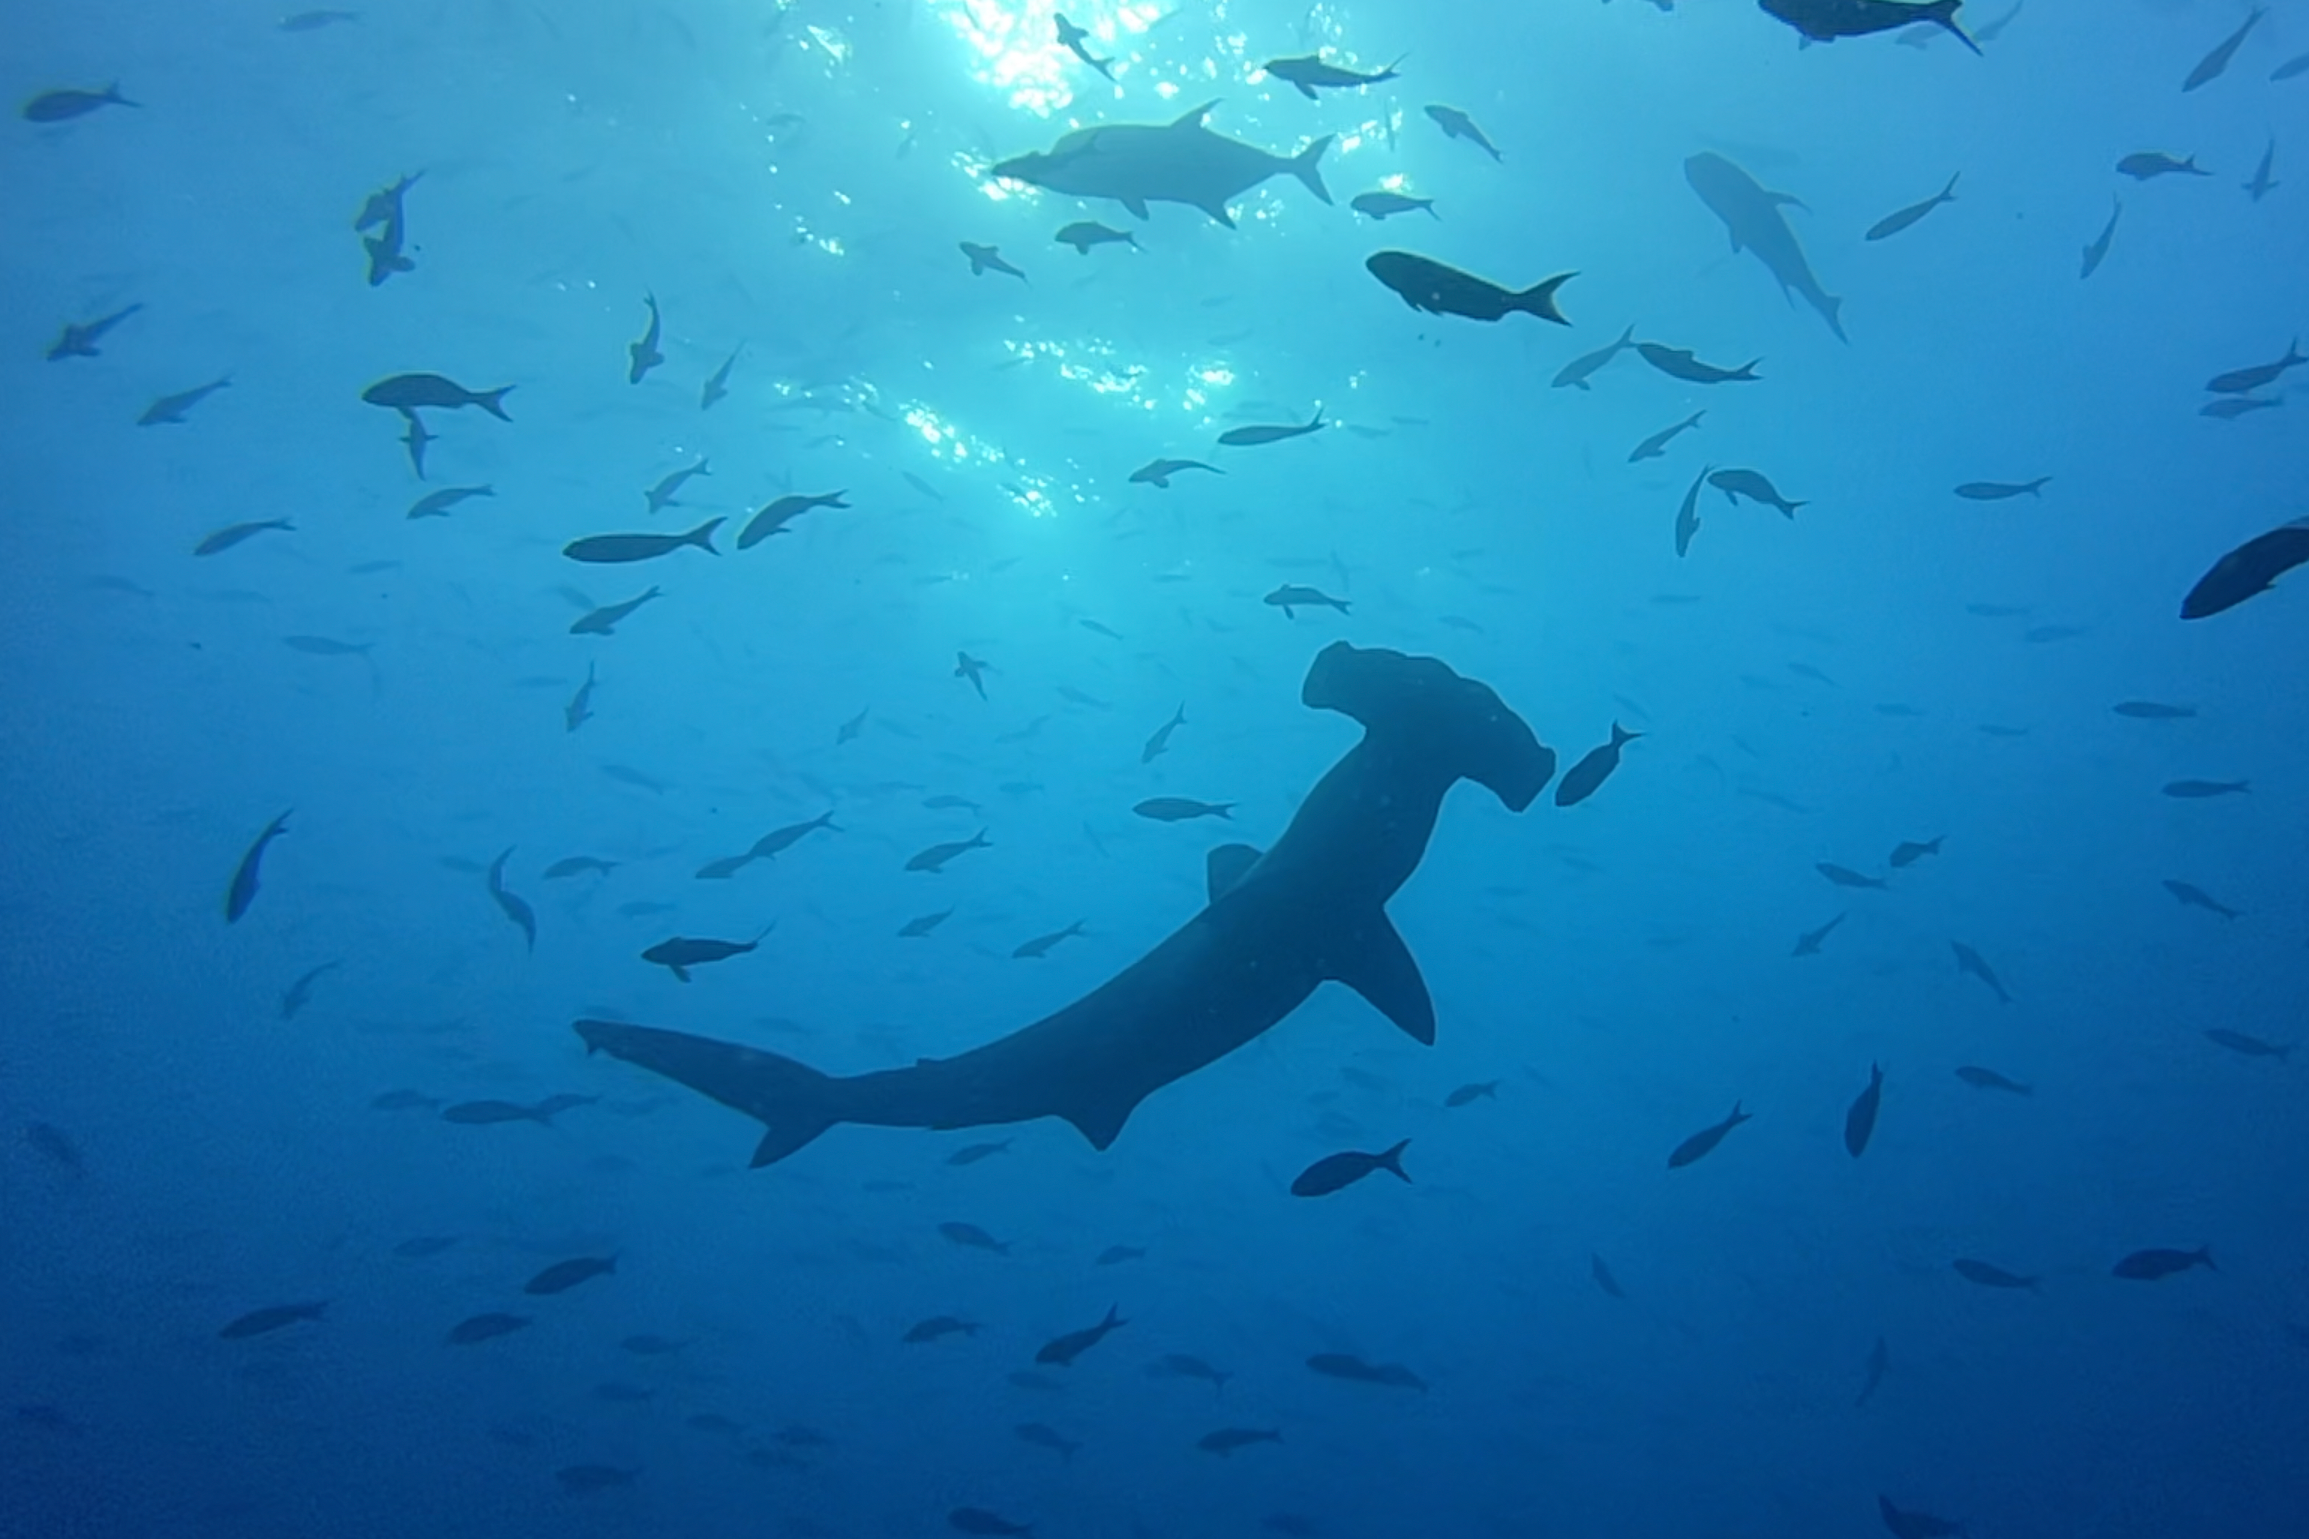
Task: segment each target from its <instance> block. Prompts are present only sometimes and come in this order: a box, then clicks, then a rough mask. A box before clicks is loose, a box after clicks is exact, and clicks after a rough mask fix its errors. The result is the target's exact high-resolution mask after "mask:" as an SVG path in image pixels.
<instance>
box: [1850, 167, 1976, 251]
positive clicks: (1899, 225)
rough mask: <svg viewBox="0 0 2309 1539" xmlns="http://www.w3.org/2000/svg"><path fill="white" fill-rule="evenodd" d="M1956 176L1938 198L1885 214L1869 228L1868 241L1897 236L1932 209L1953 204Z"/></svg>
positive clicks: (1959, 174) (1959, 173) (1949, 180)
mask: <svg viewBox="0 0 2309 1539" xmlns="http://www.w3.org/2000/svg"><path fill="white" fill-rule="evenodd" d="M1963 174H1964V173H1963V172H1961V171H1959V172H1957V173H1956V176H1962V175H1963ZM1956 176H1952V177H1950V178H1949V179H1948V185H1947V186H1946V187H1943V188H1942V189H1941V190H1940V194H1939V196H1937V197H1932V198H1926V199H1925V200H1924V201H1923V202H1922V203H1914V204H1911V205H1909V206H1908V207H1907V208H1904V209H1901V210H1900V211H1899V212H1898V213H1893V214H1886V215H1885V216H1884V217H1883V218H1882V219H1879V220H1877V221H1876V223H1874V224H1873V225H1870V226H1869V228H1868V234H1867V237H1866V238H1867V239H1869V240H1884V239H1887V238H1889V237H1891V236H1894V235H1898V234H1899V233H1900V232H1901V231H1902V230H1905V229H1907V228H1908V227H1909V226H1910V225H1913V224H1914V223H1916V221H1918V220H1919V219H1922V218H1923V217H1924V216H1925V215H1926V214H1929V213H1931V212H1932V211H1933V210H1934V209H1936V208H1938V207H1940V205H1941V204H1943V203H1954V202H1955V201H1956Z"/></svg>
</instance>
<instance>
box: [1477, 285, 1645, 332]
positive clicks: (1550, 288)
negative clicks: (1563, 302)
mask: <svg viewBox="0 0 2309 1539" xmlns="http://www.w3.org/2000/svg"><path fill="white" fill-rule="evenodd" d="M1577 276H1579V275H1578V274H1577V273H1557V274H1556V275H1555V276H1554V277H1552V278H1546V279H1542V280H1541V281H1540V282H1538V283H1535V284H1533V285H1532V286H1531V287H1530V288H1527V289H1525V290H1523V291H1522V292H1521V293H1519V294H1516V295H1514V296H1513V297H1511V298H1510V299H1509V300H1508V302H1507V308H1508V309H1510V310H1521V311H1522V312H1523V313H1524V314H1525V315H1536V316H1538V317H1539V318H1540V319H1541V320H1543V321H1554V322H1555V323H1556V324H1557V325H1559V326H1568V325H1570V324H1571V322H1570V321H1568V320H1566V319H1564V314H1563V311H1562V310H1560V309H1558V308H1557V307H1556V303H1555V291H1556V290H1557V289H1560V288H1562V287H1563V286H1564V285H1565V284H1566V283H1569V282H1570V281H1571V280H1572V279H1573V278H1575V277H1577ZM1629 330H1630V331H1631V332H1632V331H1633V330H1634V328H1633V327H1630V328H1629Z"/></svg>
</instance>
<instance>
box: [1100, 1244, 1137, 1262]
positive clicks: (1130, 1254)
mask: <svg viewBox="0 0 2309 1539" xmlns="http://www.w3.org/2000/svg"><path fill="white" fill-rule="evenodd" d="M1145 1259H1146V1252H1145V1251H1143V1250H1141V1249H1140V1248H1139V1247H1138V1246H1136V1245H1109V1246H1108V1247H1107V1248H1106V1249H1104V1250H1102V1251H1100V1252H1099V1253H1098V1259H1097V1260H1095V1261H1094V1262H1092V1263H1091V1264H1092V1265H1093V1266H1120V1265H1122V1264H1123V1263H1124V1262H1125V1261H1144V1260H1145Z"/></svg>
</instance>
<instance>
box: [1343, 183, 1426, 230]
mask: <svg viewBox="0 0 2309 1539" xmlns="http://www.w3.org/2000/svg"><path fill="white" fill-rule="evenodd" d="M1347 206H1348V207H1349V208H1351V209H1353V210H1354V211H1355V212H1356V213H1358V214H1361V215H1363V216H1364V217H1366V218H1369V219H1376V220H1378V221H1380V222H1382V223H1384V222H1386V221H1387V220H1389V219H1392V218H1394V217H1395V216H1396V215H1397V214H1416V213H1419V212H1421V211H1422V210H1424V211H1425V212H1426V214H1427V217H1428V218H1430V219H1441V218H1442V217H1443V216H1442V215H1441V214H1438V213H1437V212H1435V200H1434V199H1433V198H1413V197H1408V196H1406V195H1404V194H1403V193H1400V192H1387V191H1384V190H1382V191H1379V192H1359V193H1357V194H1355V196H1354V197H1352V198H1349V199H1348V200H1347Z"/></svg>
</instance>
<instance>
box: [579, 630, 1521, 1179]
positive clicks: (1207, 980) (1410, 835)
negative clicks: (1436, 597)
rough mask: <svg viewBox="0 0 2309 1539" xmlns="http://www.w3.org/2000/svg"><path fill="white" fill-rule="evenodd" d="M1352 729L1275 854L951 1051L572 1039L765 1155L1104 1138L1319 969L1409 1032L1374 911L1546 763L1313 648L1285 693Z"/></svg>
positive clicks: (1240, 861)
mask: <svg viewBox="0 0 2309 1539" xmlns="http://www.w3.org/2000/svg"><path fill="white" fill-rule="evenodd" d="M1300 699H1301V701H1302V702H1303V703H1305V704H1306V705H1308V706H1309V707H1311V708H1313V709H1316V710H1330V711H1338V712H1341V713H1342V714H1344V715H1347V716H1351V717H1353V718H1354V719H1355V720H1356V721H1359V722H1361V723H1362V724H1363V728H1364V735H1363V739H1362V741H1361V742H1359V743H1357V744H1356V745H1355V747H1353V748H1352V749H1350V750H1348V752H1347V754H1346V756H1345V757H1344V758H1342V759H1341V760H1340V761H1339V762H1338V763H1337V764H1335V765H1333V766H1332V767H1331V770H1330V772H1329V773H1328V774H1326V775H1325V776H1324V777H1323V778H1322V780H1320V781H1319V782H1317V783H1316V785H1315V788H1314V789H1313V790H1312V791H1311V792H1309V793H1308V796H1307V799H1306V801H1305V802H1304V803H1303V804H1302V805H1301V806H1300V808H1299V811H1298V813H1297V815H1296V816H1295V817H1293V818H1292V820H1291V825H1290V827H1289V828H1287V829H1286V830H1284V832H1283V836H1282V838H1280V839H1279V840H1277V841H1276V842H1275V845H1274V847H1273V848H1272V849H1270V850H1268V851H1267V852H1266V853H1264V854H1261V853H1260V852H1259V851H1257V850H1254V849H1252V848H1251V847H1250V846H1248V845H1241V844H1232V845H1222V846H1220V847H1219V848H1217V849H1215V850H1213V851H1211V853H1210V857H1209V862H1208V865H1209V890H1210V900H1209V903H1208V904H1207V905H1206V906H1205V907H1204V908H1203V910H1202V911H1201V912H1200V913H1198V914H1196V915H1195V916H1194V917H1193V918H1192V919H1190V920H1188V921H1187V923H1186V924H1185V925H1183V926H1182V927H1181V928H1180V929H1178V930H1177V931H1175V932H1173V934H1172V935H1171V936H1170V938H1169V939H1167V940H1165V941H1164V942H1163V943H1162V944H1161V945H1159V946H1157V947H1156V948H1155V949H1154V950H1153V951H1150V952H1148V953H1147V954H1146V955H1145V956H1144V957H1141V958H1140V959H1139V960H1138V961H1137V962H1135V963H1133V964H1132V965H1131V966H1130V967H1128V968H1126V969H1125V970H1124V971H1123V972H1121V973H1120V974H1118V975H1117V976H1115V977H1114V978H1112V979H1110V980H1109V981H1108V982H1107V983H1105V984H1104V985H1102V986H1101V987H1099V988H1098V989H1096V990H1094V991H1093V992H1091V993H1090V994H1087V995H1085V996H1084V997H1083V998H1081V999H1079V1000H1077V1001H1075V1002H1074V1003H1073V1004H1071V1005H1068V1006H1067V1007H1066V1008H1064V1009H1063V1010H1060V1011H1058V1012H1057V1013H1056V1014H1054V1015H1050V1016H1047V1017H1045V1018H1043V1019H1042V1020H1040V1021H1037V1022H1035V1023H1034V1024H1032V1025H1030V1026H1026V1027H1024V1028H1022V1029H1020V1030H1018V1031H1015V1032H1013V1033H1011V1034H1010V1035H1009V1036H1006V1037H1002V1038H999V1039H997V1040H995V1041H993V1042H989V1043H987V1044H986V1045H984V1046H982V1047H978V1048H974V1049H972V1050H971V1051H969V1052H966V1053H963V1054H961V1055H959V1056H958V1057H954V1058H945V1059H924V1060H923V1061H921V1062H919V1063H916V1064H914V1065H913V1066H911V1067H909V1068H901V1069H885V1070H882V1071H880V1072H877V1073H871V1074H858V1075H851V1076H847V1077H840V1078H837V1077H835V1076H832V1075H827V1074H821V1073H819V1072H818V1071H817V1070H815V1069H812V1068H809V1067H808V1066H806V1065H804V1064H800V1063H796V1062H795V1061H793V1060H792V1059H790V1058H783V1057H780V1056H779V1055H777V1054H775V1053H766V1052H762V1051H760V1050H758V1049H755V1048H750V1047H744V1046H741V1045H739V1044H737V1043H733V1042H719V1041H714V1040H712V1039H710V1038H706V1037H697V1036H690V1035H688V1034H686V1033H683V1032H677V1031H663V1030H658V1029H655V1028H651V1027H644V1026H630V1025H625V1024H622V1023H620V1022H615V1021H600V1020H581V1021H578V1022H577V1023H576V1030H577V1033H578V1035H579V1036H581V1037H583V1038H584V1039H585V1043H586V1046H587V1047H588V1048H589V1049H591V1050H593V1051H596V1052H606V1053H608V1054H610V1055H611V1056H612V1057H616V1058H622V1059H624V1060H626V1061H627V1062H628V1063H633V1064H637V1065H639V1066H641V1067H642V1068H645V1069H649V1070H652V1071H653V1072H655V1073H658V1074H662V1075H665V1076H666V1077H667V1078H669V1079H673V1080H677V1081H679V1082H680V1083H682V1084H685V1085H687V1086H689V1087H690V1088H691V1089H693V1090H696V1091H699V1092H700V1093H702V1094H704V1095H708V1096H711V1097H712V1098H713V1099H715V1100H717V1101H720V1102H721V1103H722V1104H723V1105H725V1106H728V1107H731V1108H733V1109H735V1110H738V1111H741V1112H744V1113H745V1114H746V1115H748V1116H750V1117H753V1118H756V1119H757V1120H759V1121H761V1122H762V1123H763V1124H765V1125H766V1127H767V1129H768V1131H767V1132H766V1133H764V1135H763V1137H762V1141H761V1144H760V1147H758V1148H757V1149H756V1150H755V1151H754V1160H753V1162H754V1164H755V1165H757V1166H760V1165H768V1164H772V1163H774V1162H776V1161H778V1160H782V1159H784V1158H785V1157H786V1156H788V1155H790V1154H792V1153H794V1152H795V1151H796V1150H798V1149H800V1148H802V1147H804V1146H805V1145H807V1144H808V1143H809V1142H810V1141H811V1140H812V1139H815V1138H816V1137H817V1136H818V1135H819V1134H821V1133H823V1132H825V1131H826V1130H827V1129H828V1128H830V1127H833V1126H834V1125H835V1124H837V1123H843V1122H855V1123H866V1124H871V1125H874V1126H879V1127H917V1128H938V1129H951V1128H966V1127H979V1126H983V1125H987V1124H996V1123H1013V1122H1027V1121H1032V1120H1033V1119H1035V1118H1038V1117H1063V1118H1065V1119H1066V1120H1067V1121H1069V1122H1071V1123H1073V1124H1074V1125H1075V1127H1076V1128H1077V1129H1078V1130H1080V1131H1081V1133H1082V1135H1083V1137H1085V1138H1087V1139H1089V1140H1090V1142H1091V1143H1092V1145H1093V1146H1095V1147H1097V1148H1100V1149H1104V1148H1106V1147H1108V1146H1109V1145H1110V1144H1112V1143H1113V1142H1114V1141H1115V1139H1116V1138H1117V1137H1118V1136H1119V1135H1120V1134H1121V1132H1122V1128H1123V1124H1124V1123H1125V1122H1126V1121H1128V1120H1129V1118H1130V1114H1131V1112H1132V1111H1133V1110H1135V1109H1136V1108H1137V1106H1138V1104H1139V1102H1141V1101H1143V1100H1144V1099H1146V1097H1147V1096H1149V1095H1151V1094H1153V1093H1154V1092H1155V1091H1157V1090H1159V1089H1161V1088H1162V1087H1163V1086H1165V1085H1168V1084H1170V1083H1171V1082H1173V1081H1174V1080H1178V1079H1182V1078H1184V1077H1185V1076H1187V1075H1189V1074H1192V1073H1194V1072H1195V1071H1196V1070H1198V1069H1201V1068H1204V1067H1206V1066H1207V1065H1209V1064H1212V1063H1215V1062H1216V1061H1218V1060H1219V1059H1220V1058H1223V1057H1225V1056H1226V1055H1227V1054H1229V1053H1231V1052H1233V1051H1235V1049H1237V1048H1239V1047H1242V1046H1244V1045H1245V1044H1247V1043H1249V1042H1252V1041H1254V1040H1256V1039H1257V1038H1258V1037H1259V1036H1261V1035H1262V1034H1263V1033H1265V1032H1266V1031H1267V1030H1268V1029H1269V1028H1270V1027H1273V1026H1275V1025H1276V1024H1278V1023H1279V1022H1281V1021H1282V1020H1283V1019H1284V1017H1286V1016H1288V1015H1289V1014H1290V1013H1291V1012H1292V1011H1294V1010H1296V1009H1297V1008H1298V1007H1299V1006H1300V1004H1301V1003H1303V1002H1304V1001H1305V1000H1306V998H1307V996H1308V995H1310V994H1312V993H1313V992H1314V991H1315V988H1316V986H1317V985H1318V984H1321V983H1323V982H1325V981H1330V980H1335V981H1337V982H1341V983H1344V984H1346V985H1347V986H1348V987H1350V988H1352V989H1354V990H1355V991H1356V992H1357V993H1359V994H1361V995H1362V996H1363V997H1364V998H1365V999H1367V1000H1369V1001H1370V1002H1371V1003H1372V1004H1373V1005H1374V1006H1376V1007H1377V1008H1378V1009H1379V1011H1380V1012H1381V1013H1382V1014H1384V1015H1385V1016H1386V1017H1387V1018H1388V1019H1389V1020H1391V1021H1393V1022H1394V1023H1395V1024H1396V1025H1397V1026H1399V1027H1401V1028H1402V1029H1403V1031H1405V1032H1406V1033H1408V1034H1409V1035H1410V1036H1411V1037H1412V1038H1413V1039H1415V1040H1417V1041H1419V1042H1421V1043H1431V1042H1433V1041H1434V1040H1435V1007H1434V1004H1433V1002H1432V1001H1431V1000H1430V998H1429V997H1428V993H1427V985H1426V982H1425V980H1423V979H1422V978H1421V977H1420V975H1419V965H1418V963H1416V962H1415V961H1413V960H1412V957H1411V952H1410V950H1409V948H1407V947H1406V946H1405V945H1404V943H1403V937H1402V936H1401V935H1399V934H1397V933H1396V931H1395V927H1394V926H1393V925H1392V924H1390V923H1389V922H1388V919H1387V913H1386V904H1387V901H1388V899H1390V898H1391V897H1393V896H1394V894H1395V891H1396V889H1397V888H1399V887H1401V886H1402V885H1403V883H1404V882H1405V881H1406V880H1407V879H1408V878H1409V877H1410V875H1411V873H1412V872H1413V871H1414V870H1416V869H1417V868H1418V865H1419V861H1420V858H1421V857H1422V856H1423V855H1424V854H1425V853H1426V850H1427V841H1428V837H1429V836H1430V835H1431V834H1432V833H1433V832H1434V828H1435V819H1436V816H1437V814H1438V813H1439V811H1440V810H1441V808H1442V805H1443V796H1444V793H1445V792H1447V791H1449V790H1450V789H1451V787H1452V786H1453V785H1454V784H1456V783H1457V782H1458V781H1460V780H1462V779H1467V780H1473V781H1475V782H1477V783H1478V784H1480V785H1482V786H1484V787H1486V788H1487V789H1488V790H1490V791H1491V793H1492V794H1493V795H1495V796H1497V797H1498V798H1499V799H1500V801H1501V802H1503V803H1505V804H1506V806H1507V807H1508V808H1509V809H1510V810H1512V811H1516V812H1521V811H1523V810H1524V809H1525V808H1526V807H1528V806H1530V805H1531V803H1532V801H1533V799H1534V798H1535V797H1537V796H1538V795H1539V793H1540V791H1541V790H1542V789H1543V788H1544V787H1545V786H1546V785H1547V782H1548V781H1549V780H1550V779H1551V778H1552V777H1553V776H1554V774H1555V755H1554V754H1553V753H1552V752H1550V751H1549V750H1548V749H1547V748H1545V747H1544V746H1542V745H1541V743H1540V741H1539V739H1538V738H1537V737H1535V736H1533V734H1532V731H1531V728H1530V727H1528V726H1527V725H1525V724H1524V722H1523V719H1522V718H1521V717H1519V716H1517V715H1516V714H1515V713H1514V712H1513V711H1511V710H1509V709H1508V708H1507V707H1506V706H1505V705H1504V704H1502V703H1501V701H1500V699H1499V697H1498V696H1497V695H1495V694H1493V693H1492V692H1491V690H1490V689H1489V688H1488V687H1486V686H1485V685H1482V684H1479V683H1477V682H1475V681H1474V680H1472V679H1466V678H1462V677H1460V676H1459V675H1458V674H1456V673H1454V672H1452V670H1451V669H1450V668H1448V667H1447V666H1445V665H1444V664H1443V663H1441V662H1438V661H1437V660H1435V659H1434V658H1428V657H1409V656H1405V655H1404V654H1402V653H1400V652H1390V651H1385V650H1379V649H1372V650H1363V649H1359V648H1356V647H1353V646H1350V645H1348V644H1347V643H1345V642H1335V643H1333V644H1332V645H1331V646H1329V647H1327V648H1325V649H1324V650H1323V651H1322V652H1321V653H1320V654H1319V655H1318V656H1317V657H1316V659H1315V661H1314V665H1313V666H1312V667H1311V668H1310V669H1309V670H1308V672H1307V680H1306V683H1305V685H1304V686H1303V688H1302V689H1301V691H1300Z"/></svg>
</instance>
